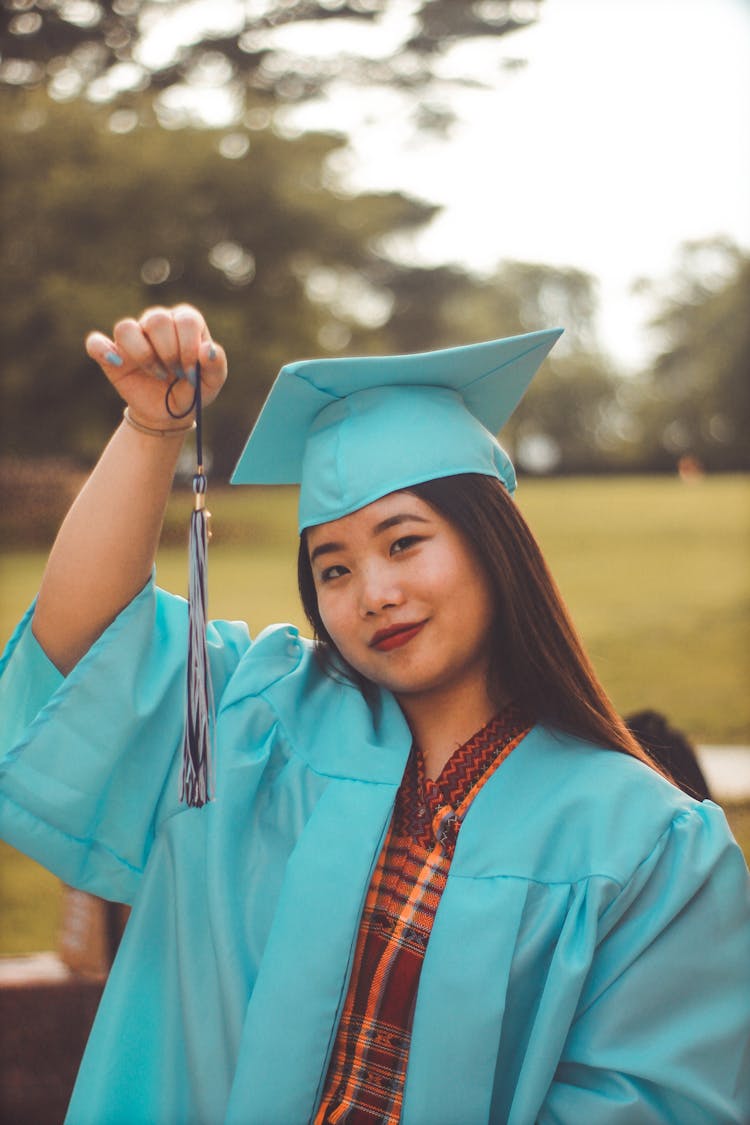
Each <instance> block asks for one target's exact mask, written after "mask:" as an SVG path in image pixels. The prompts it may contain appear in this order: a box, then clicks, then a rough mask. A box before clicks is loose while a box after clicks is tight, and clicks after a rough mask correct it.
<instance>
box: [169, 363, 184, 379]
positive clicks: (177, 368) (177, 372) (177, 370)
mask: <svg viewBox="0 0 750 1125" xmlns="http://www.w3.org/2000/svg"><path fill="white" fill-rule="evenodd" d="M172 371H173V373H174V376H175V378H176V379H184V378H185V372H184V371H183V370H182V364H180V363H175V364H174V365H173V367H172Z"/></svg>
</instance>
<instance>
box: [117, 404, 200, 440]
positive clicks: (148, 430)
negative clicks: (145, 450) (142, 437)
mask: <svg viewBox="0 0 750 1125" xmlns="http://www.w3.org/2000/svg"><path fill="white" fill-rule="evenodd" d="M122 416H123V418H124V419H125V421H126V422H127V423H128V425H129V426H132V427H133V429H134V430H137V431H138V433H139V434H148V435H149V437H161V438H164V437H174V436H175V434H186V433H188V432H189V431H190V430H194V429H195V425H196V424H195V422H191V423H190V425H189V426H175V427H174V428H173V429H167V430H157V429H154V427H153V426H144V424H143V422H137V421H136V420H135V418H134V417H133V415H132V414H131V413H130V407H129V406H126V407H125V409H124V410H123V412H122Z"/></svg>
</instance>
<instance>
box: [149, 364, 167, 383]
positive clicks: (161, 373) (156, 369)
mask: <svg viewBox="0 0 750 1125" xmlns="http://www.w3.org/2000/svg"><path fill="white" fill-rule="evenodd" d="M151 374H152V375H155V376H156V378H157V379H161V380H162V382H166V381H167V379H168V378H169V375H168V374H167V372H166V371H165V370H164V368H163V367H162V365H161V364H160V363H155V364H154V365H153V367H152V368H151Z"/></svg>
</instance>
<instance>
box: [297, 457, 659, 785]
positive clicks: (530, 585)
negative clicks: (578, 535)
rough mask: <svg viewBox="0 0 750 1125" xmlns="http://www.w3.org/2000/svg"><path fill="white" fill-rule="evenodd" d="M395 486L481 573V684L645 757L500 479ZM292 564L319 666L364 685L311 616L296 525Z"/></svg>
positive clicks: (307, 571)
mask: <svg viewBox="0 0 750 1125" xmlns="http://www.w3.org/2000/svg"><path fill="white" fill-rule="evenodd" d="M404 491H405V492H410V493H412V494H413V495H414V496H417V497H419V499H420V500H424V501H425V503H427V504H429V505H430V507H431V508H433V509H434V510H435V511H436V512H438V513H439V514H440V515H441V516H443V517H444V518H445V519H447V520H449V522H450V523H451V524H452V525H453V526H454V527H455V528H456V529H457V530H458V531H459V532H460V533H461V534H462V535H463V536H464V538H465V540H466V542H467V543H468V544H469V546H470V547H471V548H472V549H473V552H474V555H475V557H476V559H477V562H478V563H479V565H480V566H481V567H482V568H483V569H484V571H485V573H486V575H487V577H488V579H489V582H490V585H491V587H492V591H493V595H494V600H495V619H494V622H493V628H492V636H493V644H492V658H491V667H490V678H491V682H490V691H491V693H492V694H494V695H495V696H496V697H497V698H500V696H501V693H509V694H510V696H511V697H512V699H513V700H514V701H515V703H516V704H518V706H519V707H520V708H521V710H522V712H523V713H524V714H525V715H527V716H528V717H529V719H531V720H533V721H534V722H540V723H544V724H545V725H547V726H550V727H553V728H556V729H558V730H560V731H565V732H567V733H568V734H573V735H575V736H577V737H578V738H582V739H584V740H585V741H587V742H592V743H594V744H596V745H600V746H606V747H609V748H611V749H613V750H619V751H621V752H622V753H625V754H631V755H632V756H633V757H634V758H639V759H640V760H641V761H644V762H647V763H648V764H649V765H651V766H654V763H653V761H652V760H651V758H650V757H649V756H648V754H647V753H646V751H645V750H644V749H643V748H642V747H641V745H640V744H639V743H638V742H637V741H636V739H635V738H634V737H633V735H632V734H631V733H630V731H629V730H628V729H627V727H626V726H625V723H624V722H623V720H622V719H621V718H620V716H619V715H618V714H617V712H616V711H615V709H614V707H613V705H612V703H611V702H610V700H609V698H608V696H607V694H606V692H605V691H604V688H603V687H602V685H601V684H600V682H599V680H598V678H597V675H596V673H595V672H594V669H593V667H592V666H591V662H590V661H589V658H588V656H587V655H586V653H585V651H584V648H583V645H582V643H581V640H580V638H579V636H578V633H577V631H576V629H575V626H574V625H573V623H572V621H571V619H570V616H569V614H568V611H567V609H566V608H565V604H564V602H563V599H562V596H561V594H560V592H559V590H558V588H557V584H556V583H555V580H554V579H553V577H552V575H551V574H550V572H549V569H548V567H547V564H546V562H545V561H544V558H543V556H542V552H541V551H540V549H539V546H538V545H537V542H536V540H535V539H534V536H533V535H532V534H531V531H530V529H529V527H528V524H527V523H526V521H525V520H524V518H523V516H522V515H521V513H520V511H519V510H518V508H517V507H516V505H515V504H514V502H513V500H512V499H511V498H510V496H509V495H508V493H507V492H506V490H505V488H504V487H503V485H502V484H501V483H500V481H499V480H497V479H496V478H494V477H488V476H482V475H480V474H476V473H464V474H459V475H458V476H451V477H440V478H439V479H437V480H430V481H426V482H425V483H423V484H417V485H414V486H412V487H411V488H407V489H404ZM297 573H298V581H299V592H300V597H301V599H302V605H303V608H304V610H305V613H306V615H307V618H308V621H309V622H310V624H311V626H312V628H313V632H314V635H315V638H316V641H317V652H318V655H319V659H320V660H321V662H322V664H323V666H324V668H326V670H327V671H329V672H330V673H331V674H333V675H341V674H344V675H346V676H347V677H348V678H349V679H351V680H352V681H353V682H355V683H356V684H357V685H358V686H359V687H360V688H362V689H363V690H365V692H366V691H367V684H368V681H366V680H365V679H364V677H363V676H361V675H360V674H359V673H357V672H356V670H355V669H352V668H350V667H349V666H348V665H346V663H345V662H344V660H343V658H342V657H341V655H340V653H339V652H338V650H337V649H336V646H335V645H334V643H333V641H332V640H331V637H330V636H329V635H328V633H327V631H326V628H325V625H324V624H323V621H322V619H321V616H320V612H319V610H318V599H317V595H316V593H315V583H314V579H313V574H312V568H311V566H310V559H309V553H308V549H307V541H306V537H305V534H304V532H303V534H302V538H301V540H300V550H299V557H298V564H297ZM654 768H656V767H655V766H654ZM660 772H661V771H660Z"/></svg>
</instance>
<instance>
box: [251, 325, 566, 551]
mask: <svg viewBox="0 0 750 1125" xmlns="http://www.w3.org/2000/svg"><path fill="white" fill-rule="evenodd" d="M561 332H562V330H561V329H550V330H546V331H542V332H531V333H527V334H525V335H523V336H512V337H508V338H506V339H503V340H492V341H489V342H487V343H481V344H473V345H469V346H467V347H460V348H448V349H443V350H441V351H436V352H422V353H418V354H415V355H407V356H366V357H359V358H354V359H349V358H341V359H319V360H307V361H301V362H298V363H292V364H288V365H287V366H286V367H284V368H282V370H281V372H280V373H279V375H278V377H277V379H276V382H275V383H274V385H273V387H272V389H271V392H270V394H269V396H268V399H267V400H266V403H265V405H264V407H263V409H262V411H261V413H260V415H259V417H258V420H257V422H256V424H255V427H254V428H253V431H252V433H251V434H250V437H249V438H248V441H247V444H246V446H245V449H244V451H243V453H242V456H241V457H240V460H239V462H238V464H237V467H236V469H235V471H234V474H233V476H232V483H233V484H296V483H299V484H300V485H301V489H300V510H299V527H300V530H302V529H303V528H305V527H310V526H312V525H313V524H318V523H325V522H328V521H329V520H334V519H339V518H340V517H341V516H344V515H348V514H349V513H350V512H353V511H356V510H357V509H358V508H361V507H364V505H365V504H369V503H371V502H372V501H373V500H377V499H378V498H379V497H381V496H385V495H386V494H387V493H389V492H396V491H398V490H399V489H401V488H408V487H409V486H410V485H413V484H418V483H420V482H422V481H425V480H431V479H434V478H437V477H443V476H455V475H456V474H458V473H467V472H474V473H482V474H484V475H487V476H495V477H498V478H499V479H500V480H502V481H503V483H504V484H505V486H506V488H508V490H509V491H510V492H512V491H513V489H514V487H515V474H514V472H513V466H512V464H511V462H510V459H509V458H508V456H507V454H506V453H505V452H504V451H503V449H502V448H501V446H500V445H499V443H498V442H497V440H496V439H495V437H494V434H495V433H496V432H497V431H498V430H499V429H500V428H501V426H502V425H503V424H504V423H505V422H506V421H507V419H508V418H509V417H510V415H511V414H512V412H513V410H514V409H515V407H516V406H517V404H518V402H519V401H520V399H521V398H522V396H523V394H524V392H525V390H526V388H527V387H528V385H529V383H530V382H531V379H532V378H533V376H534V374H535V373H536V371H537V369H538V368H539V365H540V364H541V362H542V360H543V359H544V357H545V356H546V355H547V353H548V352H549V350H550V348H551V347H552V346H553V344H554V343H555V341H556V340H557V339H558V338H559V336H560V334H561Z"/></svg>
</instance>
